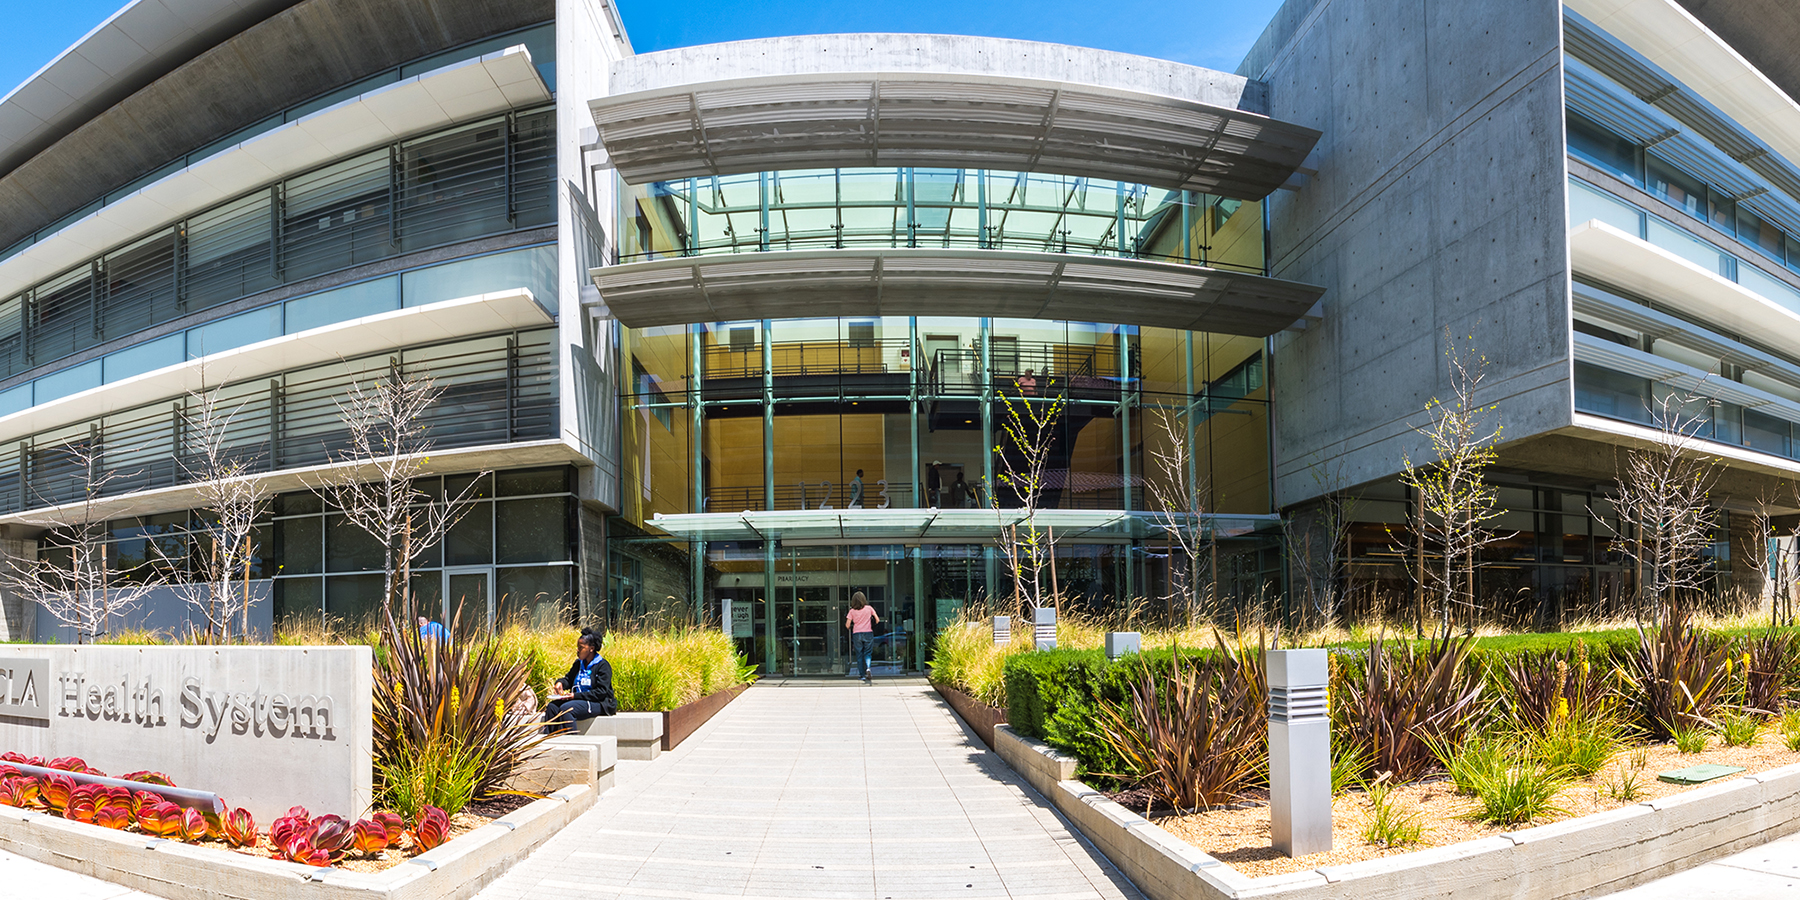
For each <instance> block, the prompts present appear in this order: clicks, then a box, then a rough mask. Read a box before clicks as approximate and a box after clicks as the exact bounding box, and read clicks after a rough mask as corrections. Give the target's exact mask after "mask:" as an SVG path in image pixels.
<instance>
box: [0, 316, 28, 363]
mask: <svg viewBox="0 0 1800 900" xmlns="http://www.w3.org/2000/svg"><path fill="white" fill-rule="evenodd" d="M26 366H27V363H26V359H25V298H23V297H9V298H7V299H5V300H0V378H5V377H8V376H11V375H14V374H16V373H18V372H23V371H25V368H26Z"/></svg>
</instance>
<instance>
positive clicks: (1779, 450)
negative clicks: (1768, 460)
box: [1744, 409, 1792, 456]
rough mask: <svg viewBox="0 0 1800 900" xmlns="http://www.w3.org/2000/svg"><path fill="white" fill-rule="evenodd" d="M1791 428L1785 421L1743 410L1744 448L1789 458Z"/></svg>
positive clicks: (1751, 410)
mask: <svg viewBox="0 0 1800 900" xmlns="http://www.w3.org/2000/svg"><path fill="white" fill-rule="evenodd" d="M1791 431H1792V426H1791V425H1790V424H1789V423H1788V422H1787V420H1785V419H1777V418H1775V417H1774V416H1770V415H1764V414H1763V413H1759V412H1757V411H1756V410H1753V409H1747V410H1744V446H1746V447H1749V448H1750V449H1752V450H1760V451H1762V452H1764V453H1773V454H1775V455H1776V456H1789V455H1791V451H1790V448H1789V443H1788V441H1789V438H1790V436H1791Z"/></svg>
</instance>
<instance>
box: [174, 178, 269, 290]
mask: <svg viewBox="0 0 1800 900" xmlns="http://www.w3.org/2000/svg"><path fill="white" fill-rule="evenodd" d="M271 208H272V207H271V206H270V196H269V192H267V191H259V192H257V193H255V194H251V195H250V196H248V197H244V198H241V199H238V200H233V201H231V202H230V203H226V204H224V205H222V206H219V207H216V208H214V209H210V210H207V211H206V212H203V213H199V214H197V215H195V216H194V217H193V218H191V219H189V220H188V223H187V233H186V238H187V250H186V261H187V268H186V271H185V272H184V273H183V276H182V277H183V283H182V291H183V293H184V294H186V296H187V304H188V308H189V309H204V308H206V307H209V306H212V305H214V304H216V303H223V302H225V301H227V300H232V299H235V298H238V297H247V296H249V295H251V294H254V293H256V292H258V291H262V290H267V289H268V288H271V287H274V286H275V284H276V283H277V281H276V278H275V266H274V257H273V255H272V254H271V253H270V252H269V247H270V240H271V238H272V237H273V235H274V225H273V223H272V221H271V218H272V216H271V212H270V210H271Z"/></svg>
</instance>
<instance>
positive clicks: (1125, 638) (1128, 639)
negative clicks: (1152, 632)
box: [1106, 631, 1144, 659]
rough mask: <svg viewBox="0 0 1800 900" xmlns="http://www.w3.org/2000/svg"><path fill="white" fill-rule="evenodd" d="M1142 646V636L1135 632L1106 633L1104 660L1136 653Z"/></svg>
mask: <svg viewBox="0 0 1800 900" xmlns="http://www.w3.org/2000/svg"><path fill="white" fill-rule="evenodd" d="M1143 645H1144V636H1143V635H1141V634H1138V633H1137V632H1135V631H1109V632H1107V633H1106V658H1107V659H1118V658H1119V657H1121V656H1124V655H1125V654H1127V653H1137V652H1139V650H1141V649H1142V648H1143Z"/></svg>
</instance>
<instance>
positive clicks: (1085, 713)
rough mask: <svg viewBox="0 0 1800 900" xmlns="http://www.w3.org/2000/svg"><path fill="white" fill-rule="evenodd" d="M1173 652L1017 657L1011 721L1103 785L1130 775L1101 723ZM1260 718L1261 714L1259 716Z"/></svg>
mask: <svg viewBox="0 0 1800 900" xmlns="http://www.w3.org/2000/svg"><path fill="white" fill-rule="evenodd" d="M1181 655H1182V656H1183V657H1184V659H1186V660H1187V662H1189V663H1195V664H1198V663H1200V662H1203V661H1205V660H1206V659H1208V658H1210V657H1211V656H1212V653H1211V652H1210V651H1196V650H1182V651H1181ZM1173 656H1174V653H1173V651H1170V650H1151V651H1148V652H1146V653H1143V654H1140V655H1135V656H1127V657H1125V658H1123V659H1120V660H1118V661H1116V662H1111V661H1108V660H1107V658H1106V654H1105V653H1104V652H1102V651H1099V650H1047V651H1037V652H1031V653H1017V654H1013V655H1011V656H1008V657H1007V658H1006V662H1005V668H1004V673H1005V684H1006V721H1007V724H1008V725H1009V726H1010V727H1012V728H1013V729H1014V730H1016V731H1018V732H1019V733H1021V734H1026V735H1030V736H1032V737H1035V738H1039V739H1040V740H1043V741H1044V742H1045V743H1048V744H1051V745H1052V746H1056V747H1060V748H1062V749H1064V750H1067V751H1069V752H1070V753H1072V754H1074V756H1075V757H1076V758H1077V759H1079V760H1080V761H1081V765H1082V769H1083V770H1084V772H1085V773H1089V774H1094V775H1095V777H1096V778H1097V780H1099V781H1101V782H1102V783H1109V782H1111V781H1112V780H1113V779H1110V778H1108V777H1107V775H1106V774H1101V773H1110V774H1116V773H1123V772H1126V771H1128V767H1127V765H1126V762H1125V760H1124V758H1122V757H1120V756H1119V755H1118V753H1117V752H1116V751H1115V750H1114V749H1113V747H1112V745H1111V744H1109V743H1108V742H1107V741H1106V739H1105V738H1103V737H1102V736H1101V735H1100V732H1099V730H1098V729H1097V728H1096V727H1095V723H1097V722H1098V721H1099V716H1100V709H1101V707H1102V706H1103V705H1105V704H1120V703H1124V702H1125V701H1126V699H1127V698H1128V697H1129V696H1130V689H1129V687H1128V685H1129V683H1130V682H1131V681H1132V679H1133V677H1134V676H1135V675H1136V673H1137V672H1138V671H1139V667H1140V666H1142V665H1148V666H1150V667H1151V668H1153V669H1154V668H1162V669H1167V668H1168V667H1169V666H1170V659H1171V657H1173ZM1259 717H1260V713H1259Z"/></svg>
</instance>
